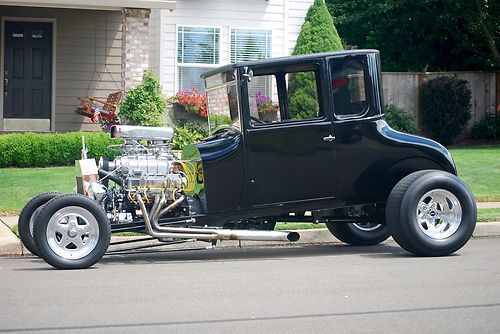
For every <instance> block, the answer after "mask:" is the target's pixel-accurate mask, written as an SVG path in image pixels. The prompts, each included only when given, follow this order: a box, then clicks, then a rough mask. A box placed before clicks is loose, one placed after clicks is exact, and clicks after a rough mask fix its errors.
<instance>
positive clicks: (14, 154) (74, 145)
mask: <svg viewBox="0 0 500 334" xmlns="http://www.w3.org/2000/svg"><path fill="white" fill-rule="evenodd" d="M82 135H84V136H85V144H86V146H87V149H88V157H89V158H99V157H101V156H107V157H111V158H114V157H115V156H116V154H117V152H113V151H111V150H109V149H108V146H109V145H111V144H118V143H120V142H121V140H119V139H114V140H112V139H111V138H110V137H109V135H108V134H105V133H100V132H69V133H45V134H43V133H12V134H3V135H0V167H2V168H3V167H47V166H66V165H71V164H73V163H74V162H75V160H78V159H80V157H81V151H82Z"/></svg>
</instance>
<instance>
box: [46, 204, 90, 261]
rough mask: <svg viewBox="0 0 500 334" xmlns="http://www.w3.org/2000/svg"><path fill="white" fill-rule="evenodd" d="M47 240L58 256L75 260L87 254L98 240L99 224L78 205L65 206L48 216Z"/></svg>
mask: <svg viewBox="0 0 500 334" xmlns="http://www.w3.org/2000/svg"><path fill="white" fill-rule="evenodd" d="M46 235H47V242H48V244H49V247H50V249H51V250H52V251H53V252H54V253H56V254H57V255H59V256H60V257H62V258H64V259H68V260H77V259H81V258H83V257H85V256H87V255H89V254H90V253H91V252H92V250H94V248H95V247H96V246H97V241H98V240H99V225H98V223H97V220H96V219H95V217H94V216H93V215H92V214H91V213H90V212H89V211H88V210H86V209H84V208H82V207H79V206H67V207H64V208H62V209H60V210H58V211H57V212H56V213H54V214H53V215H52V217H50V220H49V222H48V224H47V230H46Z"/></svg>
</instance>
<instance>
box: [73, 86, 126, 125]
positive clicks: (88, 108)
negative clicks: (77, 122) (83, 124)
mask: <svg viewBox="0 0 500 334" xmlns="http://www.w3.org/2000/svg"><path fill="white" fill-rule="evenodd" d="M121 98H122V92H115V93H111V94H109V95H108V98H107V99H106V101H104V100H101V99H98V98H95V97H91V96H87V97H80V98H78V100H80V104H79V105H78V107H77V108H76V110H75V112H76V113H77V114H80V115H83V116H86V117H89V118H91V119H92V121H93V122H94V123H97V122H98V121H99V119H98V118H97V117H96V115H95V114H96V110H98V111H99V116H100V117H104V118H109V117H110V116H113V115H116V114H117V110H118V105H119V103H120V100H121Z"/></svg>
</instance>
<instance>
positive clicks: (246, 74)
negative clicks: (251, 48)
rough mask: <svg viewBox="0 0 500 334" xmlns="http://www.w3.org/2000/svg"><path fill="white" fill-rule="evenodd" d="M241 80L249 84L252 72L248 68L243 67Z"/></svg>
mask: <svg viewBox="0 0 500 334" xmlns="http://www.w3.org/2000/svg"><path fill="white" fill-rule="evenodd" d="M243 78H244V79H245V80H246V81H247V82H250V81H252V78H253V71H252V70H251V69H249V68H248V66H245V67H243Z"/></svg>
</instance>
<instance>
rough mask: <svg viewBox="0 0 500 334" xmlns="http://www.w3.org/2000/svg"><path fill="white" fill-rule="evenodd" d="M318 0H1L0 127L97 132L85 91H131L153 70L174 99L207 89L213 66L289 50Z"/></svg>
mask: <svg viewBox="0 0 500 334" xmlns="http://www.w3.org/2000/svg"><path fill="white" fill-rule="evenodd" d="M312 3H313V0H252V1H238V0H219V1H203V0H177V1H162V0H135V1H134V0H123V1H118V0H87V1H81V0H44V1H41V2H35V1H31V0H17V1H16V0H0V20H1V26H0V37H1V40H0V55H1V58H0V80H1V81H2V82H3V83H4V85H3V91H4V93H3V94H1V96H0V131H23V130H32V131H73V130H96V129H98V127H97V126H96V125H95V124H92V123H91V122H90V120H89V119H88V118H85V117H83V116H80V115H77V114H75V113H74V112H73V111H74V110H75V107H76V106H77V104H78V101H77V98H78V97H84V96H98V97H106V96H107V95H108V94H110V93H112V92H114V91H119V90H121V91H126V90H128V89H129V88H130V87H132V86H133V85H135V84H136V83H137V82H139V81H140V79H141V77H142V73H143V72H144V70H145V69H146V68H150V69H152V70H153V71H154V72H156V73H157V76H158V78H159V80H160V83H161V85H162V87H163V89H164V93H165V95H167V96H172V95H174V94H175V93H176V92H178V91H182V90H186V89H190V88H197V89H199V90H203V88H204V87H203V81H202V80H201V79H200V74H201V73H202V72H204V71H206V70H208V69H210V68H214V67H217V66H219V65H223V64H226V63H229V62H236V61H244V60H254V59H262V58H269V57H279V56H285V55H289V54H290V53H291V50H292V49H293V47H294V45H295V41H296V39H297V36H298V33H299V31H300V28H301V26H302V23H303V22H304V16H305V14H306V12H307V9H308V8H309V6H310V5H311V4H312ZM27 50H30V51H31V50H32V51H31V52H30V56H25V54H27ZM25 52H26V53H25Z"/></svg>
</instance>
